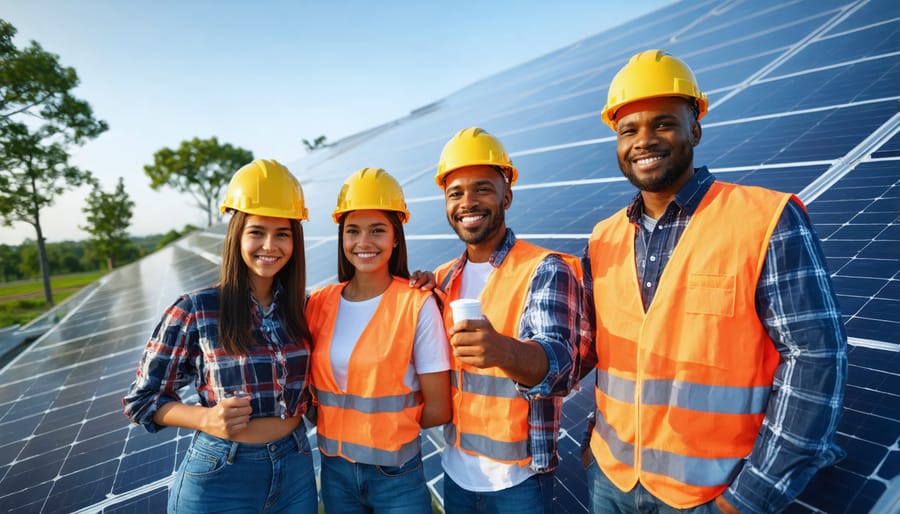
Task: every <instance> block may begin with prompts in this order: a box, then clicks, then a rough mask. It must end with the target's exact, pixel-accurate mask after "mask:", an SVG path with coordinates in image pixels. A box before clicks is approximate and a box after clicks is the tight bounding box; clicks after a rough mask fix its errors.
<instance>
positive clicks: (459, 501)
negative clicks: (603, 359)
mask: <svg viewBox="0 0 900 514" xmlns="http://www.w3.org/2000/svg"><path fill="white" fill-rule="evenodd" d="M517 176H518V171H517V170H516V168H515V167H514V166H513V164H512V162H511V161H510V159H509V156H508V155H507V153H506V151H505V150H504V148H503V145H502V144H501V143H500V141H499V140H497V138H495V137H494V136H492V135H490V134H488V133H487V132H485V131H484V130H482V129H480V128H468V129H464V130H462V131H460V132H459V133H457V134H456V135H455V136H453V138H452V139H451V140H450V141H449V142H448V143H447V144H446V146H445V147H444V150H443V152H442V153H441V157H440V162H439V164H438V169H437V175H436V176H435V181H436V182H437V184H438V186H439V187H440V188H441V189H442V190H443V191H444V199H445V201H446V210H447V221H448V222H449V223H450V226H451V227H453V230H455V231H456V234H457V235H458V236H459V238H460V239H461V240H462V241H463V242H464V243H465V244H466V249H465V251H464V252H463V253H462V255H461V256H460V257H459V258H458V259H455V260H453V261H450V262H448V263H446V264H444V265H443V266H441V267H439V268H438V269H437V271H436V272H435V279H436V281H437V284H438V287H439V289H440V290H442V291H443V292H444V293H445V294H446V299H445V301H446V303H445V305H446V304H447V303H449V302H450V301H453V300H456V299H460V298H477V299H479V300H481V304H482V314H483V316H482V318H481V319H474V320H462V321H461V320H453V319H452V310H451V309H450V308H449V307H445V309H444V324H445V326H446V327H447V330H448V336H449V338H450V344H451V347H452V370H451V377H452V380H451V386H452V395H453V418H452V419H451V421H450V423H448V424H447V425H445V429H444V434H445V438H446V442H447V447H446V448H445V449H444V452H443V455H442V459H441V463H442V465H443V468H444V508H445V510H446V512H447V514H454V513H461V512H466V513H471V512H484V513H492V514H493V513H499V514H502V513H511V514H512V513H515V514H523V513H525V514H531V513H534V514H543V513H550V512H552V510H553V506H552V502H553V481H554V479H553V470H554V469H555V468H556V467H557V465H558V464H559V454H558V452H557V436H558V434H559V422H560V417H561V415H562V414H561V410H562V409H561V407H562V399H563V397H564V396H565V395H566V394H567V393H568V392H569V390H570V388H571V385H572V383H571V378H572V369H573V361H574V358H575V355H576V351H577V348H578V347H579V346H580V344H581V339H582V338H583V337H584V336H586V328H587V327H586V324H583V319H584V311H583V296H584V295H583V291H582V288H581V284H580V279H581V270H580V262H579V260H578V259H577V258H575V257H573V256H571V255H566V254H560V253H557V252H552V251H550V250H547V249H545V248H541V247H539V246H535V245H533V244H530V243H526V242H525V241H522V240H517V239H516V236H515V235H514V234H513V231H512V230H510V229H508V228H507V227H506V219H505V212H506V209H508V208H509V206H510V204H511V203H512V190H511V186H512V185H513V184H514V183H515V182H516V178H517Z"/></svg>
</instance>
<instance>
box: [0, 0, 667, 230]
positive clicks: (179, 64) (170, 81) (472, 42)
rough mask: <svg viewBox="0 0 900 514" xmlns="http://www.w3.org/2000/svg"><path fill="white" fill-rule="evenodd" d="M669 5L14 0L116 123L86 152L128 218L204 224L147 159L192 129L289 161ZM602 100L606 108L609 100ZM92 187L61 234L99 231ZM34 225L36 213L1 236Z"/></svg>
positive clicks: (587, 0) (26, 35)
mask: <svg viewBox="0 0 900 514" xmlns="http://www.w3.org/2000/svg"><path fill="white" fill-rule="evenodd" d="M668 3H671V2H670V1H668V0H652V1H651V0H634V1H631V2H609V1H601V0H572V1H566V0H560V1H557V2H550V1H548V0H544V1H539V0H518V1H514V0H498V1H490V0H487V1H486V0H457V1H455V2H452V3H448V2H428V1H425V0H422V1H417V2H413V1H395V2H389V1H385V2H376V1H361V0H359V1H357V0H349V1H338V0H334V1H325V0H322V1H319V2H312V1H293V2H290V1H257V2H238V1H232V0H228V1H226V0H219V1H213V0H203V1H187V0H183V1H175V0H163V1H154V2H149V1H143V2H138V1H130V2H129V1H117V0H82V1H77V2H74V1H66V0H53V1H50V0H3V10H2V13H0V17H2V18H3V19H5V20H7V21H9V22H11V23H12V24H13V25H14V26H15V27H16V28H17V29H18V34H17V36H16V39H15V41H16V44H17V46H19V47H20V48H21V47H23V46H25V45H26V44H27V43H28V41H30V40H35V41H37V42H38V43H40V44H41V46H43V47H44V49H45V50H47V51H50V52H53V53H55V54H57V55H59V56H60V60H61V62H62V64H63V65H66V66H72V67H74V68H75V69H76V71H77V72H78V75H79V77H80V79H81V85H80V86H79V87H78V89H77V90H76V93H77V95H78V96H79V97H80V98H82V99H85V100H87V101H88V102H89V103H90V104H91V106H92V107H93V108H94V112H95V114H96V116H97V117H99V118H100V119H103V120H106V121H107V122H108V123H109V126H110V130H109V131H108V132H106V133H105V134H103V135H102V136H100V137H99V138H98V139H96V140H93V141H91V142H88V143H87V144H85V145H84V146H83V147H79V148H74V149H73V152H72V153H73V162H74V163H75V164H76V165H78V166H81V167H83V168H86V169H89V170H91V171H92V172H94V174H95V175H97V176H98V177H99V178H100V181H101V183H102V184H103V187H104V189H106V190H107V191H111V190H112V189H113V188H114V186H115V182H116V180H117V179H118V177H119V176H122V177H123V178H124V179H125V188H126V190H127V191H128V193H129V195H130V196H131V198H132V199H133V200H134V201H135V203H136V207H135V212H134V218H133V220H132V226H131V229H130V232H131V233H132V234H134V235H146V234H153V233H163V232H166V231H168V230H170V229H173V228H175V229H180V228H181V227H183V226H184V225H185V224H186V223H191V224H194V225H197V226H204V225H205V223H206V218H205V216H204V214H203V213H202V211H200V210H199V209H197V208H196V207H193V206H192V205H191V200H190V198H189V197H188V196H187V195H183V194H179V193H176V192H175V191H173V190H171V189H162V190H160V191H153V190H151V189H150V186H149V183H150V181H149V179H148V178H147V176H146V175H145V174H144V171H143V166H144V165H145V164H149V163H151V162H152V160H153V154H154V153H155V152H156V151H157V150H159V149H160V148H163V147H177V146H178V145H179V144H180V143H181V142H182V141H184V140H186V139H191V138H193V137H200V138H209V137H212V136H217V137H218V138H219V141H220V142H227V143H231V144H233V145H237V146H241V147H244V148H246V149H248V150H251V151H252V152H253V153H254V155H255V156H256V157H258V158H272V159H277V160H280V161H282V162H285V163H289V162H292V161H296V160H297V159H299V158H301V157H302V156H303V155H304V150H303V145H302V142H301V141H302V139H304V138H306V139H310V140H312V139H314V138H315V137H316V136H318V135H320V134H324V135H326V136H327V137H328V140H329V141H337V140H339V139H341V138H343V137H346V136H349V135H351V134H354V133H356V132H359V131H361V130H365V129H366V128H369V127H372V126H374V125H378V124H381V123H384V122H387V121H390V120H393V119H396V118H400V117H402V116H404V115H406V114H407V113H408V112H409V111H411V110H413V109H416V108H418V107H421V106H423V105H426V104H429V103H431V102H434V101H436V100H439V99H441V98H443V97H445V96H448V95H450V94H452V93H454V92H455V91H457V90H459V89H461V88H463V87H465V86H467V85H468V84H471V83H472V82H475V81H477V80H480V79H483V78H485V77H487V76H490V75H491V74H493V73H496V72H498V71H501V70H504V69H507V68H511V67H513V66H516V65H518V64H521V63H523V62H526V61H528V60H531V59H533V58H536V57H539V56H541V55H543V54H546V53H548V52H551V51H553V50H556V49H558V48H560V47H563V46H566V45H569V44H572V43H575V42H577V41H578V40H580V39H583V38H586V37H589V36H592V35H594V34H596V33H598V32H602V31H603V30H605V29H607V28H610V27H613V26H616V25H619V24H621V23H623V22H626V21H627V20H630V19H633V18H635V17H637V16H640V15H642V14H645V13H647V12H649V11H652V10H655V9H657V8H659V7H661V6H663V5H666V4H668ZM598 108H599V107H598ZM87 192H88V190H87V189H86V188H81V189H77V190H75V191H73V192H70V193H66V194H65V195H63V196H61V197H59V198H58V200H57V202H56V205H55V206H54V207H52V208H50V209H47V210H45V211H43V212H42V218H43V220H44V221H43V223H42V227H43V229H44V235H45V237H46V238H47V240H48V241H50V242H58V241H63V240H78V239H84V238H86V237H87V234H86V233H84V232H83V231H81V230H80V229H79V228H78V225H80V224H83V223H84V222H83V214H82V212H81V209H82V207H83V205H84V201H85V197H86V196H87ZM26 238H30V239H34V238H35V234H34V230H33V229H32V227H31V226H30V225H26V224H24V223H18V224H14V225H13V226H12V227H0V243H5V244H19V243H21V242H22V241H23V240H25V239H26Z"/></svg>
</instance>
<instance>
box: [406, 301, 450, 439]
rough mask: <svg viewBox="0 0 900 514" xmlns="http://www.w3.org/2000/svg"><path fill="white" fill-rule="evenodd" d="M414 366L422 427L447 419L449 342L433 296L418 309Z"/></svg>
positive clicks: (448, 417) (438, 423) (440, 422)
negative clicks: (417, 383) (417, 381)
mask: <svg viewBox="0 0 900 514" xmlns="http://www.w3.org/2000/svg"><path fill="white" fill-rule="evenodd" d="M412 357H413V367H414V368H415V371H416V375H417V377H418V380H419V387H420V390H421V392H422V401H423V407H422V417H421V419H420V420H419V423H420V424H421V426H422V428H429V427H433V426H437V425H443V424H444V423H446V422H448V421H450V415H451V407H450V406H451V402H450V371H449V369H450V345H449V343H448V342H447V333H446V332H445V331H444V322H443V320H442V319H441V312H440V310H439V309H438V306H437V302H436V301H435V299H434V297H430V298H428V299H427V300H426V301H425V304H424V305H423V306H422V309H421V310H420V311H419V317H418V321H417V323H416V334H415V341H414V343H413V355H412Z"/></svg>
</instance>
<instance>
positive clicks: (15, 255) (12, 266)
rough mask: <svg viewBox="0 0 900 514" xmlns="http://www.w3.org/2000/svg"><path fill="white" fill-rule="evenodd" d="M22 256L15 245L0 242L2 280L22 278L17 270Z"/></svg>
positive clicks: (0, 274) (0, 272) (0, 275)
mask: <svg viewBox="0 0 900 514" xmlns="http://www.w3.org/2000/svg"><path fill="white" fill-rule="evenodd" d="M20 262H22V256H21V254H20V253H19V249H18V248H16V247H15V246H9V245H4V244H0V278H2V279H3V282H10V281H12V280H18V279H20V278H22V273H21V272H20V271H19V263H20Z"/></svg>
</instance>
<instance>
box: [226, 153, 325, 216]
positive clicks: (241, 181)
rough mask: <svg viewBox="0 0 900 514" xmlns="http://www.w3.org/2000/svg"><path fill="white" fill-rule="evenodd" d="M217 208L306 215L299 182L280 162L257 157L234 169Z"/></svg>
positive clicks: (271, 213)
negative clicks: (223, 196)
mask: <svg viewBox="0 0 900 514" xmlns="http://www.w3.org/2000/svg"><path fill="white" fill-rule="evenodd" d="M219 210H220V211H221V212H223V213H224V212H226V211H228V210H236V211H241V212H246V213H247V214H256V215H259V216H272V217H274V218H291V219H299V220H307V219H309V216H308V213H307V210H306V202H304V201H303V189H301V187H300V182H298V181H297V179H296V178H295V177H294V176H293V175H291V172H290V171H288V169H287V168H285V167H284V166H283V165H282V164H281V163H279V162H278V161H274V160H267V159H257V160H255V161H253V162H251V163H250V164H247V165H246V166H244V167H242V168H241V169H239V170H237V171H236V172H235V174H234V176H232V177H231V182H229V183H228V189H226V190H225V199H224V200H222V205H221V206H220V207H219Z"/></svg>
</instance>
